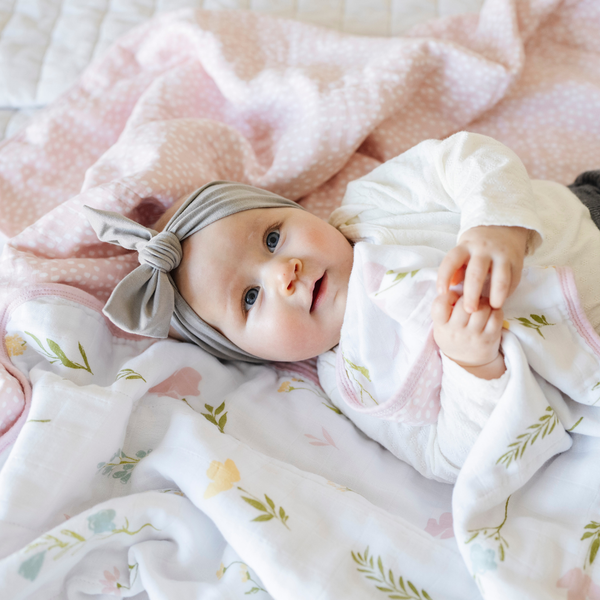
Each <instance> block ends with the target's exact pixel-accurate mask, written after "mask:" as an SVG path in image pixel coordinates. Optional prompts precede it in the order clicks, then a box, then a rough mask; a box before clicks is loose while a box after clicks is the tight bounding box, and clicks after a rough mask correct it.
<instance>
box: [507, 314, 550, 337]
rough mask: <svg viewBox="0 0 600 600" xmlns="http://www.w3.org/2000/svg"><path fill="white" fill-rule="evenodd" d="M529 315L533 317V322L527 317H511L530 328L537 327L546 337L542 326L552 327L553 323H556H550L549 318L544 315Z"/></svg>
mask: <svg viewBox="0 0 600 600" xmlns="http://www.w3.org/2000/svg"><path fill="white" fill-rule="evenodd" d="M529 316H530V317H531V318H532V319H533V322H532V321H530V320H529V319H527V318H525V317H517V318H516V319H511V320H516V321H519V323H521V325H523V327H529V328H530V329H535V330H536V331H537V332H538V333H539V334H540V335H541V336H542V337H544V334H543V333H542V332H541V329H542V327H550V326H552V325H555V323H548V320H547V319H546V317H545V316H544V315H529ZM544 339H546V338H544Z"/></svg>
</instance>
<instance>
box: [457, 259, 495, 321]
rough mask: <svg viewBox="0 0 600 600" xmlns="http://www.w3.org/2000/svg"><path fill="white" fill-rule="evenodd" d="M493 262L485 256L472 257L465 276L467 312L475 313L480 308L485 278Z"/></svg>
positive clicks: (464, 291)
mask: <svg viewBox="0 0 600 600" xmlns="http://www.w3.org/2000/svg"><path fill="white" fill-rule="evenodd" d="M490 264H491V261H490V259H489V258H487V257H485V256H472V257H471V260H470V261H469V266H468V267H467V272H466V274H465V283H464V288H463V299H464V304H465V310H466V311H467V312H468V313H474V312H475V311H476V310H477V308H478V306H479V298H480V297H481V291H482V290H483V284H484V283H485V278H486V277H487V275H488V272H489V270H490Z"/></svg>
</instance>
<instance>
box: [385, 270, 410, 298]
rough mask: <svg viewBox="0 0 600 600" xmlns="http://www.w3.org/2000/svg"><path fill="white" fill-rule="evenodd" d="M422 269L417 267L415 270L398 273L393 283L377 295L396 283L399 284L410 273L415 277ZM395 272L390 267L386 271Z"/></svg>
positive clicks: (387, 272)
mask: <svg viewBox="0 0 600 600" xmlns="http://www.w3.org/2000/svg"><path fill="white" fill-rule="evenodd" d="M420 270H421V269H415V270H414V271H409V272H407V273H397V274H396V277H394V280H393V281H392V285H390V286H388V287H386V288H385V290H381V291H379V292H377V293H376V294H375V295H376V296H378V295H379V294H383V292H387V291H388V290H390V289H392V288H393V287H394V286H395V285H398V284H399V283H400V282H401V281H402V280H403V279H404V278H405V277H406V276H407V275H408V274H409V273H410V276H411V277H414V276H415V275H416V274H417V273H418V272H419V271H420ZM394 273H396V271H395V269H390V270H389V271H386V272H385V274H386V275H393V274H394Z"/></svg>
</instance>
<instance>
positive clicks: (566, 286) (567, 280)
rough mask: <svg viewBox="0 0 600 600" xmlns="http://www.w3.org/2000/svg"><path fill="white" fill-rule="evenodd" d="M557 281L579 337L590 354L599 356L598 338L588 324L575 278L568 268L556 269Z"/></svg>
mask: <svg viewBox="0 0 600 600" xmlns="http://www.w3.org/2000/svg"><path fill="white" fill-rule="evenodd" d="M556 272H557V274H558V281H559V282H560V287H561V289H562V292H563V296H564V298H565V300H566V302H567V310H568V311H569V317H570V319H571V321H572V322H573V325H574V326H575V329H577V332H578V333H579V335H580V336H581V337H582V338H583V339H584V340H585V341H586V342H587V344H588V346H589V347H590V348H591V350H592V352H594V354H596V355H597V356H600V337H599V336H598V334H597V333H596V330H595V329H594V328H593V327H592V324H591V323H590V322H589V320H588V318H587V316H586V314H585V311H584V310H583V307H582V306H581V300H580V298H579V292H578V291H577V285H576V284H575V277H574V275H573V271H572V270H571V268H570V267H556Z"/></svg>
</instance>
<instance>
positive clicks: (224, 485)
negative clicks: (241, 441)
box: [204, 458, 240, 499]
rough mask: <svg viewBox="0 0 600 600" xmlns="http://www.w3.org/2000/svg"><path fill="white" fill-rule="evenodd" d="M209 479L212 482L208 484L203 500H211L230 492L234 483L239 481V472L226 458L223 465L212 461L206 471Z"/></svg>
mask: <svg viewBox="0 0 600 600" xmlns="http://www.w3.org/2000/svg"><path fill="white" fill-rule="evenodd" d="M206 474H207V475H208V477H209V479H212V480H213V482H212V483H209V484H208V487H207V488H206V491H205V492H204V498H206V499H208V498H212V497H213V496H216V495H217V494H220V493H221V492H225V491H227V490H230V489H231V488H232V487H233V484H234V483H235V482H236V481H239V480H240V472H239V471H238V468H237V467H236V466H235V463H234V462H233V461H232V460H231V459H230V458H228V459H227V460H226V461H225V464H223V463H221V462H219V461H218V460H213V461H212V462H211V463H210V467H208V471H206Z"/></svg>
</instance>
